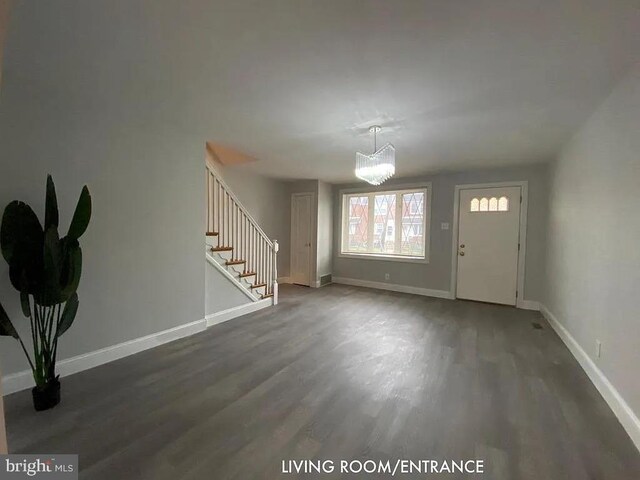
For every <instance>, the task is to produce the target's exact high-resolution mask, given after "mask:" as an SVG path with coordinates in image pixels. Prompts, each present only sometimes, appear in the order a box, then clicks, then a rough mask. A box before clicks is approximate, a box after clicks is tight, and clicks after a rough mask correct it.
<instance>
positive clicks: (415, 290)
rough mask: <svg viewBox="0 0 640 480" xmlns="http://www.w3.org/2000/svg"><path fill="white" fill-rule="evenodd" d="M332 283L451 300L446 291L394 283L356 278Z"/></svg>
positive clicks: (333, 279) (343, 278)
mask: <svg viewBox="0 0 640 480" xmlns="http://www.w3.org/2000/svg"><path fill="white" fill-rule="evenodd" d="M332 283H341V284H343V285H353V286H356V287H367V288H376V289H378V290H389V291H391V292H401V293H412V294H414V295H422V296H424V297H436V298H447V299H451V298H452V297H451V293H450V292H447V291H446V290H433V289H430V288H422V287H411V286H409V285H397V284H394V283H384V282H372V281H369V280H360V279H358V278H346V277H333V278H332Z"/></svg>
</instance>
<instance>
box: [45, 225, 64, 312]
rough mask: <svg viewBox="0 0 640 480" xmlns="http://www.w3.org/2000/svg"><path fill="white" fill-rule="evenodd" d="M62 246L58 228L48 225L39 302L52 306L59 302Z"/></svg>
mask: <svg viewBox="0 0 640 480" xmlns="http://www.w3.org/2000/svg"><path fill="white" fill-rule="evenodd" d="M61 257H62V246H61V243H60V238H59V237H58V229H57V228H56V227H50V228H48V229H47V232H46V233H45V236H44V285H43V287H44V289H43V292H42V293H43V294H42V298H41V299H40V301H39V303H40V305H43V306H52V305H55V304H57V303H61V300H60V295H61V290H62V288H61V286H60V270H61Z"/></svg>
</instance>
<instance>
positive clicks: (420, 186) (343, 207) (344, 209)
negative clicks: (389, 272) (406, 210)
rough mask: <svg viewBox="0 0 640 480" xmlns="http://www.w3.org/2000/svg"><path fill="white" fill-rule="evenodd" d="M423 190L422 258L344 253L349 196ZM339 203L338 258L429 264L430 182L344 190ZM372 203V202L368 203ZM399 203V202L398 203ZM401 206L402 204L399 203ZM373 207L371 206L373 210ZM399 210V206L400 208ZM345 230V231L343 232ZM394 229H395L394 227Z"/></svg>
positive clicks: (400, 217) (340, 192) (385, 254)
mask: <svg viewBox="0 0 640 480" xmlns="http://www.w3.org/2000/svg"><path fill="white" fill-rule="evenodd" d="M416 190H424V192H425V205H424V211H423V215H424V222H423V227H422V228H423V232H424V235H423V238H424V257H422V256H419V257H416V256H403V255H396V254H389V253H355V252H348V251H345V245H346V241H347V238H348V236H345V231H346V232H348V231H349V230H348V228H349V218H350V217H349V215H348V212H349V209H348V206H347V201H348V198H349V196H352V195H363V196H364V195H369V196H374V195H383V194H386V193H396V194H397V193H405V191H408V192H409V193H410V192H411V191H416ZM339 202H340V217H339V218H340V234H339V237H338V240H339V242H340V250H339V253H338V257H341V258H351V259H362V260H378V261H390V262H405V263H429V259H430V246H431V182H422V183H412V184H398V185H384V186H379V187H375V186H372V185H370V186H369V187H361V188H346V189H342V190H340V191H339ZM370 203H372V202H370ZM400 203H401V202H400ZM401 204H402V203H401ZM373 208H374V206H373V205H372V206H371V209H373ZM399 208H401V205H400V207H399ZM402 218H403V217H402V215H400V216H399V219H400V222H402ZM345 228H346V230H345ZM374 228H375V222H373V224H372V227H371V229H372V230H373V229H374ZM394 228H395V227H394Z"/></svg>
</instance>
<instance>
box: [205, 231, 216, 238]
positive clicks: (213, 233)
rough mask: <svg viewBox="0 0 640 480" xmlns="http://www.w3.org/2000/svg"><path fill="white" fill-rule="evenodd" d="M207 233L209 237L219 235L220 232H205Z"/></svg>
mask: <svg viewBox="0 0 640 480" xmlns="http://www.w3.org/2000/svg"><path fill="white" fill-rule="evenodd" d="M205 235H206V236H207V237H217V236H218V232H207V233H205Z"/></svg>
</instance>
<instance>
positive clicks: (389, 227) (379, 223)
mask: <svg viewBox="0 0 640 480" xmlns="http://www.w3.org/2000/svg"><path fill="white" fill-rule="evenodd" d="M427 201H428V189H427V188H424V187H423V188H411V189H402V190H390V191H379V192H369V193H345V194H343V195H342V206H343V210H342V212H343V213H342V215H343V218H342V225H343V228H342V254H345V255H364V256H369V257H371V256H373V257H380V256H383V257H397V258H398V259H402V258H404V259H414V260H416V259H418V260H424V259H426V258H427V252H428V244H429V222H428V220H429V219H428V212H429V205H427Z"/></svg>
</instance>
